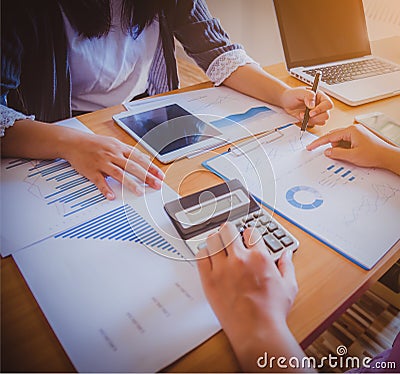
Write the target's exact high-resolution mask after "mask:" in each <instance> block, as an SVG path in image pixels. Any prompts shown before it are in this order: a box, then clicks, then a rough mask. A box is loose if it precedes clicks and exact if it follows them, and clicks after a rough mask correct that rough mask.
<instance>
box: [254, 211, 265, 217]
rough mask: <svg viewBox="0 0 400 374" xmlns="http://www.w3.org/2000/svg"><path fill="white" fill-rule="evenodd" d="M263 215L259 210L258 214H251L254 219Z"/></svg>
mask: <svg viewBox="0 0 400 374" xmlns="http://www.w3.org/2000/svg"><path fill="white" fill-rule="evenodd" d="M263 215H264V213H263V212H262V211H261V210H259V211H258V212H255V213H253V217H254V218H259V217H262V216H263Z"/></svg>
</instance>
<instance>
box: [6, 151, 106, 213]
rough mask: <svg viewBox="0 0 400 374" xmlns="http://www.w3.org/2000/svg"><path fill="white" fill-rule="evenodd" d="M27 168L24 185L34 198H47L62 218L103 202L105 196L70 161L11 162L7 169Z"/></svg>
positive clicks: (48, 203)
mask: <svg viewBox="0 0 400 374" xmlns="http://www.w3.org/2000/svg"><path fill="white" fill-rule="evenodd" d="M22 166H23V167H24V168H23V169H24V171H26V175H25V176H24V177H23V183H24V184H25V185H26V188H27V192H28V193H30V194H32V196H33V197H36V198H39V199H43V201H44V202H45V204H47V205H48V206H53V207H54V208H55V209H56V210H57V212H58V214H59V215H60V216H62V217H69V216H71V215H74V214H77V213H78V212H81V211H83V210H85V209H89V208H90V207H92V206H94V205H96V204H99V203H101V202H102V201H104V200H105V197H104V196H103V195H102V194H101V193H100V191H98V189H97V187H96V186H95V185H94V184H93V183H92V182H90V181H89V180H88V179H87V178H85V177H83V176H81V175H79V174H78V172H77V171H76V170H75V169H73V168H72V166H71V165H70V163H69V162H68V161H65V160H63V159H54V160H27V159H16V160H12V161H9V163H8V165H7V166H6V167H5V170H7V171H11V170H13V169H16V168H19V167H22Z"/></svg>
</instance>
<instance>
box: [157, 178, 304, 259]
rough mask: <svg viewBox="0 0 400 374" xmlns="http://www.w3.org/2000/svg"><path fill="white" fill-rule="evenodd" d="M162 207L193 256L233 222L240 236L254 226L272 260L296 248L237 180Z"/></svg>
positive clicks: (283, 229)
mask: <svg viewBox="0 0 400 374" xmlns="http://www.w3.org/2000/svg"><path fill="white" fill-rule="evenodd" d="M164 208H165V211H166V212H167V214H168V216H169V218H170V219H171V221H172V223H173V225H174V226H175V228H176V229H177V231H178V233H179V235H180V236H181V238H182V239H183V240H184V241H185V243H186V245H187V246H188V247H189V249H190V250H191V251H192V253H193V254H194V255H196V254H197V252H198V251H199V250H201V249H202V248H204V247H206V239H207V237H208V236H209V235H210V234H212V233H214V232H216V231H218V229H219V227H220V226H221V225H222V224H223V223H225V222H227V221H230V222H233V224H234V225H235V226H236V228H237V230H238V232H240V233H242V232H243V231H244V229H245V228H246V227H255V228H256V229H257V230H258V231H259V232H260V234H261V236H262V238H263V240H264V242H265V244H266V247H267V248H268V250H269V252H270V253H271V255H272V256H273V258H274V259H275V260H277V259H278V258H279V257H280V255H281V254H282V252H283V250H284V249H286V248H287V249H291V250H292V251H296V250H297V248H298V247H299V241H298V240H297V239H296V238H295V237H294V236H293V235H292V234H290V233H289V232H288V231H287V230H286V229H285V228H284V227H283V226H282V225H281V224H279V223H278V222H277V221H276V220H275V219H274V218H273V217H272V216H271V215H270V214H269V213H268V212H267V211H266V210H264V209H261V208H260V206H259V205H258V203H257V202H256V201H255V200H254V198H253V197H252V196H251V195H250V194H249V193H248V191H247V190H246V189H245V188H244V186H243V185H242V183H241V182H240V181H239V180H237V179H234V180H231V181H229V182H227V183H222V184H219V185H217V186H214V187H212V188H209V189H206V190H203V191H199V192H196V193H194V194H192V195H189V196H185V197H182V198H180V199H177V200H174V201H170V202H168V203H166V204H165V206H164Z"/></svg>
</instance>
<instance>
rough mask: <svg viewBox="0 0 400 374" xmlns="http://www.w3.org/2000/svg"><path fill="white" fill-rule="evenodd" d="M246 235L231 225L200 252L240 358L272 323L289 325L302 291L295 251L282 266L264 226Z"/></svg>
mask: <svg viewBox="0 0 400 374" xmlns="http://www.w3.org/2000/svg"><path fill="white" fill-rule="evenodd" d="M243 238H244V243H243V241H242V238H241V236H240V234H239V233H238V231H237V229H236V227H235V226H234V225H233V224H232V223H227V224H225V225H224V226H222V228H221V229H220V230H219V232H217V233H215V234H214V235H211V236H210V237H209V238H208V239H207V249H203V250H201V251H200V252H199V253H198V255H197V258H198V269H199V273H200V278H201V282H202V284H203V288H204V292H205V294H206V296H207V299H208V301H209V303H210V305H211V307H212V308H213V310H214V312H215V314H216V316H217V317H218V319H219V321H220V323H221V326H222V328H223V329H224V331H225V333H226V334H227V336H228V338H229V340H230V341H231V344H232V346H233V347H234V349H235V351H236V354H238V355H239V356H240V354H239V353H238V350H240V349H242V348H243V347H244V346H246V342H249V344H253V343H254V344H255V342H256V341H257V337H259V336H260V334H263V332H267V331H270V329H269V327H270V328H273V329H282V330H284V329H286V328H287V327H286V317H287V315H288V313H289V310H290V308H291V306H292V304H293V301H294V298H295V296H296V294H297V290H298V288H297V282H296V277H295V273H294V266H293V263H292V260H291V258H292V253H291V251H288V252H285V253H284V254H283V255H282V257H281V258H280V260H279V261H278V266H276V265H275V262H274V260H273V259H272V256H271V255H270V254H269V252H268V250H267V248H266V246H265V244H264V242H263V240H262V238H261V236H260V234H259V232H258V230H256V229H253V230H252V229H250V228H248V229H246V230H245V231H244V232H243ZM240 347H242V348H240ZM259 349H265V348H261V347H260V348H259ZM239 358H240V357H239ZM254 364H255V362H254Z"/></svg>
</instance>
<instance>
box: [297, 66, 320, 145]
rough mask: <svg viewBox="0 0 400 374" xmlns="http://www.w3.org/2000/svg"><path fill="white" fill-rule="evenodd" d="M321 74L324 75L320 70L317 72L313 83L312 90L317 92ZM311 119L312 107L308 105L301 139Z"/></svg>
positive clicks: (302, 125)
mask: <svg viewBox="0 0 400 374" xmlns="http://www.w3.org/2000/svg"><path fill="white" fill-rule="evenodd" d="M321 75H322V73H321V72H320V71H319V70H318V71H317V72H316V73H315V77H314V82H313V85H312V91H313V92H315V93H316V92H317V89H318V84H319V81H320V79H321ZM309 119H310V108H308V107H306V111H305V112H304V118H303V122H302V124H301V128H300V139H301V138H302V137H303V134H304V131H306V130H307V125H308V120H309Z"/></svg>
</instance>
